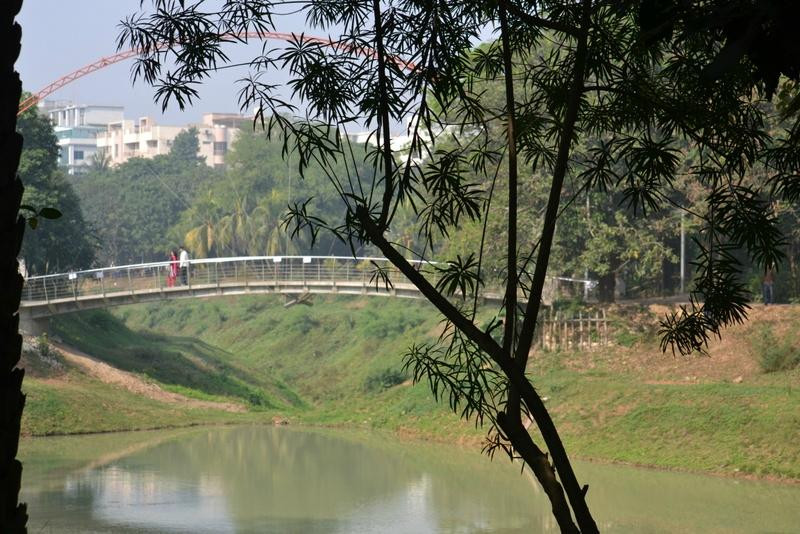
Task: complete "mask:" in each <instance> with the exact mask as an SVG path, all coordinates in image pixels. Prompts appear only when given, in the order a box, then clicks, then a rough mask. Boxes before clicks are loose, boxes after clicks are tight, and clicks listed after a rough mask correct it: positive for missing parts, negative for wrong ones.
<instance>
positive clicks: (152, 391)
mask: <svg viewBox="0 0 800 534" xmlns="http://www.w3.org/2000/svg"><path fill="white" fill-rule="evenodd" d="M52 345H53V347H55V348H57V349H58V350H59V352H61V354H63V355H64V359H65V360H66V361H68V362H69V363H71V364H72V365H75V366H77V367H79V368H80V369H82V370H83V371H84V372H85V373H86V374H88V375H90V376H93V377H95V378H97V379H98V380H100V381H101V382H105V383H106V384H111V385H113V386H118V387H122V388H124V389H127V390H128V391H130V392H131V393H135V394H137V395H142V396H144V397H147V398H149V399H153V400H157V401H161V402H168V403H171V404H181V405H183V406H186V407H189V408H213V409H216V410H224V411H226V412H244V411H246V410H245V407H244V406H242V405H241V404H236V403H233V402H214V401H204V400H198V399H190V398H189V397H186V396H184V395H180V394H178V393H172V392H171V391H164V390H163V389H161V388H160V387H159V386H157V385H156V384H151V383H149V382H146V381H144V380H142V379H141V378H140V377H138V376H136V375H135V374H133V373H129V372H127V371H122V370H120V369H117V368H116V367H112V366H111V365H108V364H107V363H105V362H101V361H100V360H97V359H95V358H92V357H91V356H89V355H88V354H85V353H83V352H81V351H79V350H77V349H74V348H72V347H68V346H66V345H63V344H60V343H53V344H52Z"/></svg>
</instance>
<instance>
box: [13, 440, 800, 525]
mask: <svg viewBox="0 0 800 534" xmlns="http://www.w3.org/2000/svg"><path fill="white" fill-rule="evenodd" d="M22 455H23V461H24V465H25V473H24V488H23V496H22V497H23V499H24V500H25V501H26V502H27V503H28V507H29V508H28V510H29V513H30V521H29V527H30V528H29V532H31V533H38V532H45V533H46V532H81V533H92V532H186V533H206V532H208V533H226V532H259V533H261V532H264V533H281V534H283V533H287V534H288V533H298V534H305V533H309V534H314V533H322V532H324V533H341V534H358V533H389V534H391V533H414V534H416V533H420V534H425V533H503V534H511V533H520V532H526V533H538V532H555V531H556V529H555V525H554V522H553V520H552V518H551V516H550V512H549V506H548V503H547V501H546V498H545V497H544V495H542V493H541V491H540V490H539V489H538V487H537V486H536V485H535V484H533V483H532V482H531V480H530V479H529V478H528V476H527V475H525V474H520V472H519V470H518V468H516V467H513V466H511V465H509V464H508V462H507V461H506V460H505V459H503V458H496V459H495V461H494V462H490V461H489V460H488V459H486V458H485V457H483V456H481V455H480V454H478V453H477V452H473V451H470V450H462V449H457V448H455V449H454V448H453V447H449V446H445V445H428V444H420V443H414V442H403V441H398V440H395V439H392V438H390V437H386V436H381V435H370V434H366V433H358V432H345V431H327V430H324V431H323V430H315V429H296V428H290V427H266V426H249V427H224V428H216V427H215V428H202V429H193V430H188V431H186V430H184V431H164V432H148V433H130V434H113V435H110V434H109V435H100V436H84V437H69V438H40V439H32V440H25V441H24V442H23V444H22ZM576 469H577V472H578V477H579V479H580V480H581V482H586V483H589V484H590V491H589V503H590V507H591V508H592V510H593V512H594V514H595V517H596V518H597V519H598V523H599V525H600V526H601V530H602V531H603V532H619V533H636V532H648V533H650V532H652V533H662V532H664V533H666V532H679V533H691V532H699V533H707V532H708V533H716V532H787V533H797V532H800V486H787V485H775V484H766V483H753V482H744V481H735V480H726V479H719V478H713V477H703V476H696V475H687V474H677V473H664V472H658V471H651V470H644V469H635V468H627V467H616V466H604V465H595V464H585V463H579V464H577V465H576Z"/></svg>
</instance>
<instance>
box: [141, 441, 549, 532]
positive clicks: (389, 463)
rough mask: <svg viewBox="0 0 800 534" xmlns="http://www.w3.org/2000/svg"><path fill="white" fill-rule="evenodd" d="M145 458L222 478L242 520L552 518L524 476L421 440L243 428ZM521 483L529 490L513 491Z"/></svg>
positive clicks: (520, 521)
mask: <svg viewBox="0 0 800 534" xmlns="http://www.w3.org/2000/svg"><path fill="white" fill-rule="evenodd" d="M147 455H148V463H154V464H156V465H160V466H163V470H162V471H161V472H160V475H162V476H164V477H176V478H183V479H192V480H194V481H195V483H197V481H198V480H199V476H200V474H201V473H205V474H206V475H208V476H210V477H212V478H213V479H216V480H219V483H220V484H221V485H222V486H223V492H224V495H225V496H226V499H227V502H228V506H227V508H228V510H229V512H230V513H231V515H232V517H233V518H234V520H235V521H236V522H237V524H248V523H250V522H251V521H254V520H257V519H259V518H265V517H275V518H283V519H287V520H289V519H291V520H292V521H294V520H306V519H309V520H314V519H316V520H343V519H346V518H348V517H352V516H353V515H362V514H366V513H369V512H370V509H372V510H373V511H376V512H377V511H378V510H382V511H383V513H388V512H387V507H389V506H394V507H403V506H405V507H407V508H409V509H411V508H413V509H414V510H415V511H416V512H417V513H423V512H424V513H425V514H426V515H427V516H428V517H429V518H430V519H431V521H432V522H434V523H435V524H436V525H437V527H436V528H447V527H448V526H455V525H462V526H467V525H469V526H470V528H480V526H481V525H486V524H492V525H493V526H494V527H495V528H497V527H498V526H504V525H505V526H509V527H510V526H512V525H513V526H520V527H521V526H525V525H527V526H528V528H529V527H530V525H531V522H532V521H536V523H537V524H538V523H539V521H541V519H538V520H535V519H534V517H533V515H534V514H535V516H540V517H543V518H548V517H549V512H548V511H547V509H546V507H545V508H542V510H544V512H545V513H544V514H543V515H540V514H539V513H538V512H539V510H536V511H535V512H531V511H530V502H529V501H528V500H527V496H528V495H529V493H528V492H529V491H532V490H531V489H529V486H528V484H527V482H526V481H525V480H524V479H522V478H521V477H519V478H516V477H513V476H512V477H509V476H507V473H498V470H497V466H491V465H484V464H483V463H482V462H480V460H479V459H476V458H467V457H461V456H460V455H458V454H456V455H449V453H448V454H443V453H436V452H434V449H432V448H429V447H424V446H418V445H414V444H411V445H409V444H400V445H396V444H392V443H382V442H381V441H379V440H368V441H362V440H359V439H357V438H356V439H348V438H347V437H345V436H336V435H332V434H330V433H327V432H322V433H320V432H315V431H305V430H302V431H298V430H292V429H286V428H272V427H248V428H241V427H240V428H229V429H213V430H210V431H208V432H206V433H204V434H201V435H197V436H195V437H193V438H191V439H187V440H182V441H180V442H175V443H170V444H167V445H165V446H163V447H157V448H156V449H153V450H151V451H148V453H147ZM454 457H455V458H458V460H456V459H454ZM503 475H505V476H503ZM517 484H519V485H521V486H527V487H523V488H522V491H515V490H518V489H520V488H519V487H518V486H517ZM520 495H525V496H526V498H524V499H523V498H522V497H520ZM423 506H424V510H422V507H423ZM498 523H499V524H498Z"/></svg>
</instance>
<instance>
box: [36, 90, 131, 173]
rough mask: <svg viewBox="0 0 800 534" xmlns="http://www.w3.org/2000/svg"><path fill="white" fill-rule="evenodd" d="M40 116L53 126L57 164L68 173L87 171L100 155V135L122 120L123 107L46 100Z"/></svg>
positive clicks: (41, 107)
mask: <svg viewBox="0 0 800 534" xmlns="http://www.w3.org/2000/svg"><path fill="white" fill-rule="evenodd" d="M39 110H40V112H41V113H43V114H45V115H47V116H48V118H49V119H50V121H51V122H52V123H53V127H54V130H55V134H56V137H57V138H58V146H59V147H60V150H59V155H58V164H59V165H60V166H62V167H66V169H67V172H68V173H69V174H76V173H80V172H82V171H84V170H86V169H87V168H88V166H89V165H90V164H91V162H92V158H93V157H94V155H95V154H96V153H97V139H96V138H97V134H98V133H99V132H103V131H105V129H106V127H107V126H108V124H109V123H111V122H114V121H119V120H122V117H123V108H122V106H95V105H74V104H72V103H71V102H54V101H45V102H43V103H42V104H41V105H40V106H39Z"/></svg>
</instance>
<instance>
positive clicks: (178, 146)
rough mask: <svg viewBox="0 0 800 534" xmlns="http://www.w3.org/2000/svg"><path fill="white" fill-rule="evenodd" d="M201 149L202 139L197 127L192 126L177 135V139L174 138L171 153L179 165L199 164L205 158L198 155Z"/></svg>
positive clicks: (171, 156)
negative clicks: (200, 139) (199, 136)
mask: <svg viewBox="0 0 800 534" xmlns="http://www.w3.org/2000/svg"><path fill="white" fill-rule="evenodd" d="M199 150H200V141H199V138H198V132H197V128H195V127H194V126H192V127H191V128H189V129H188V130H183V131H181V132H180V133H178V135H176V136H175V139H173V140H172V147H171V148H170V149H169V155H170V158H171V159H173V160H174V161H175V162H176V163H178V164H179V165H180V164H183V165H189V166H197V165H200V164H201V163H204V159H203V158H199V157H198V156H197V153H198V151H199Z"/></svg>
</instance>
